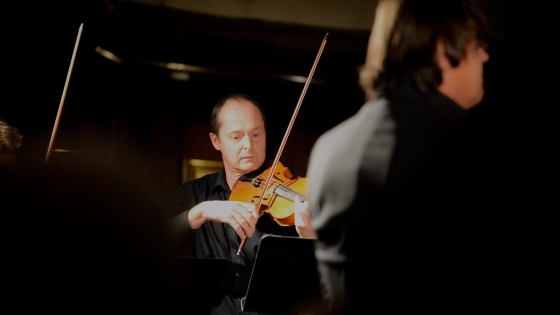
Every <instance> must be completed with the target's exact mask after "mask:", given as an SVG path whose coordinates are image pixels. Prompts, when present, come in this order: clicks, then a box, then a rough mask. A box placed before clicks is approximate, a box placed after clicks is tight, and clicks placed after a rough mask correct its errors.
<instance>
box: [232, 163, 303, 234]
mask: <svg viewBox="0 0 560 315" xmlns="http://www.w3.org/2000/svg"><path fill="white" fill-rule="evenodd" d="M271 170H272V167H269V168H268V169H267V170H265V171H264V172H262V173H261V174H258V175H257V176H251V175H250V174H248V175H243V176H241V178H240V179H239V182H238V183H237V185H236V186H235V187H234V189H233V190H232V192H231V194H230V197H229V200H235V201H243V202H249V203H252V204H254V205H255V206H257V205H258V204H259V198H260V196H261V195H262V196H263V197H262V202H261V203H260V207H259V209H258V213H259V214H260V215H262V214H264V213H267V214H268V215H270V216H271V218H272V219H273V220H274V221H275V222H276V223H278V224H279V225H281V226H291V225H294V224H295V219H294V200H295V198H296V197H299V198H300V200H302V201H307V179H306V178H305V177H300V176H294V174H292V172H291V171H290V170H289V169H288V168H287V167H285V166H284V165H282V163H280V162H278V164H277V165H276V168H275V169H274V172H272V174H271V173H270V172H271ZM268 176H271V182H270V185H268V187H267V188H266V191H263V189H264V187H265V182H266V179H267V178H268ZM263 193H264V194H263Z"/></svg>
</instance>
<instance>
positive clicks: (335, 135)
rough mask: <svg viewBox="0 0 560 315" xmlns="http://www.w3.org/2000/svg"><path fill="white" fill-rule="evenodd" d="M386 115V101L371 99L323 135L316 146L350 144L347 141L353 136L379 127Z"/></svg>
mask: <svg viewBox="0 0 560 315" xmlns="http://www.w3.org/2000/svg"><path fill="white" fill-rule="evenodd" d="M388 113H389V112H388V110H387V100H386V99H384V98H377V99H373V100H371V101H369V102H367V103H365V104H364V105H362V107H361V108H360V110H359V111H358V112H357V113H355V114H354V115H352V116H351V117H349V118H347V119H346V120H344V121H342V122H341V123H339V124H338V125H336V126H334V127H333V128H332V129H329V130H327V131H326V132H325V133H323V134H322V135H321V136H320V137H319V138H318V139H317V146H322V145H326V146H327V147H332V144H333V143H338V144H344V143H351V142H352V141H348V139H351V137H352V136H353V135H358V134H361V133H363V132H364V131H366V130H368V129H372V128H375V127H378V126H380V124H379V123H380V122H381V120H383V119H386V118H389V116H388Z"/></svg>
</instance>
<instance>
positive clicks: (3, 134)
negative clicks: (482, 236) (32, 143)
mask: <svg viewBox="0 0 560 315" xmlns="http://www.w3.org/2000/svg"><path fill="white" fill-rule="evenodd" d="M21 143H22V135H21V134H20V133H19V130H18V129H17V128H15V127H12V126H10V125H8V124H7V123H6V122H5V121H4V120H2V119H1V118H0V166H1V165H7V164H12V163H14V162H15V157H16V153H17V151H18V150H19V149H20V148H21Z"/></svg>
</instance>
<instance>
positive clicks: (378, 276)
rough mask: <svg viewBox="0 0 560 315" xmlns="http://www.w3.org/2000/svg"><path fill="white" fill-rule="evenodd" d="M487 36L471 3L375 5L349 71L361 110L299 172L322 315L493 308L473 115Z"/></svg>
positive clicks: (496, 296)
mask: <svg viewBox="0 0 560 315" xmlns="http://www.w3.org/2000/svg"><path fill="white" fill-rule="evenodd" d="M486 29H487V27H486V21H485V17H484V15H483V14H482V13H481V11H480V10H479V9H478V8H477V7H476V6H475V5H474V4H473V2H471V1H463V0H427V1H415V0H402V1H401V0H382V1H380V2H379V4H378V6H377V9H376V15H375V20H374V24H373V28H372V32H371V35H370V42H369V48H368V51H367V57H366V64H365V66H364V67H363V69H362V71H361V73H360V84H361V86H362V88H363V90H364V92H365V96H366V103H365V104H364V105H363V106H362V108H361V109H360V111H359V112H358V113H356V114H355V115H354V116H353V117H351V118H349V119H347V120H346V121H344V122H342V123H340V124H339V125H337V126H336V127H334V128H333V129H331V130H329V131H327V132H326V133H325V134H323V135H322V136H321V137H320V138H319V139H318V141H317V142H316V144H315V146H314V148H313V150H312V153H311V156H310V164H309V166H308V173H307V177H308V183H309V207H310V215H311V218H312V227H313V228H314V230H315V232H316V233H317V243H316V248H315V254H316V257H317V260H318V270H319V272H320V274H321V281H322V287H323V295H324V298H325V301H326V302H327V305H328V307H329V310H330V313H331V314H356V313H360V310H368V312H372V313H373V312H379V311H381V312H387V311H391V312H402V311H421V310H423V311H431V312H440V311H446V312H451V313H453V312H457V311H461V310H479V309H480V308H479V307H481V306H482V305H484V304H487V305H489V307H490V308H492V307H495V306H497V305H499V304H500V301H503V300H501V298H500V297H502V294H503V291H500V290H501V289H503V288H504V287H505V286H504V283H503V282H502V280H503V279H504V274H503V273H504V271H503V269H502V270H501V269H500V268H502V266H500V260H499V259H498V254H497V252H499V246H497V243H498V241H497V238H495V237H494V236H495V235H492V234H493V233H494V232H493V231H492V226H491V222H493V219H494V218H492V216H493V215H494V214H492V210H493V208H491V206H495V204H492V202H493V201H492V200H488V201H487V202H486V201H485V202H482V200H486V199H487V198H489V197H490V196H491V194H490V189H488V188H489V187H488V186H490V184H488V182H489V181H490V179H489V178H488V177H486V175H488V173H487V171H488V170H489V168H487V165H488V164H489V163H490V161H489V160H487V159H489V158H490V157H489V156H486V155H485V154H483V149H484V148H485V147H486V146H485V141H484V139H483V138H481V137H480V133H479V132H478V130H477V128H475V127H474V125H475V124H474V123H473V122H472V120H471V115H470V114H471V109H473V108H474V107H475V106H477V105H479V104H480V103H481V102H482V101H483V99H484V96H485V91H484V87H483V68H484V64H485V63H486V62H487V61H488V60H489V54H488V52H487V44H486V32H487V30H486ZM491 218H492V219H491ZM495 246H496V247H495ZM494 290H497V292H495V291H494Z"/></svg>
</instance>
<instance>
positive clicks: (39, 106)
mask: <svg viewBox="0 0 560 315" xmlns="http://www.w3.org/2000/svg"><path fill="white" fill-rule="evenodd" d="M481 3H482V4H484V6H483V7H484V8H485V10H486V11H487V14H488V16H489V22H490V26H491V34H494V35H493V37H492V38H491V39H490V48H489V52H490V61H489V62H488V63H487V65H486V68H485V77H486V78H485V84H486V89H487V91H488V95H489V97H488V98H487V100H485V101H484V102H483V104H481V105H480V106H478V107H477V108H475V110H474V112H475V114H476V115H479V117H480V118H481V121H482V122H483V123H484V126H485V128H487V129H486V130H487V132H488V136H489V138H492V139H496V140H495V143H496V145H497V148H498V150H499V151H500V152H501V154H502V157H503V160H502V161H503V164H504V166H506V167H508V168H509V167H511V169H512V171H514V170H517V171H519V170H520V169H521V168H522V167H523V166H525V167H526V166H527V163H529V162H531V163H532V161H533V160H532V158H534V157H535V156H537V157H539V158H540V156H541V153H540V152H542V149H543V146H542V142H541V141H542V140H544V138H545V137H543V135H546V133H545V134H543V133H541V132H540V131H541V128H542V127H548V126H552V125H548V124H545V123H544V121H545V120H546V119H545V118H547V117H550V116H551V115H550V114H549V113H550V112H551V110H552V108H551V107H550V106H549V105H547V104H549V103H550V101H548V98H547V93H544V92H545V91H547V90H546V89H547V88H548V87H547V84H546V83H547V82H550V79H547V78H548V77H550V76H551V75H550V74H548V73H547V72H548V69H549V66H548V62H549V60H550V59H549V58H548V56H549V55H550V48H547V50H546V51H547V53H545V52H544V51H543V47H545V48H546V47H549V46H550V45H552V44H549V43H550V42H551V41H550V38H549V37H547V35H545V34H546V33H545V30H546V26H547V22H549V20H546V19H545V17H544V16H545V12H546V9H545V8H543V7H536V6H534V5H533V4H529V3H527V1H524V2H521V1H493V2H492V1H482V0H481ZM3 12H4V19H3V22H2V50H3V55H4V57H3V58H4V69H6V70H7V71H6V72H4V73H3V74H4V80H3V84H2V86H3V94H4V99H3V101H2V103H1V105H0V117H2V118H3V119H4V120H6V121H7V122H8V123H9V124H10V125H13V126H15V127H17V128H19V129H20V131H21V133H22V134H23V136H24V147H23V150H22V156H21V160H23V161H24V162H26V163H31V164H42V163H44V161H45V159H46V156H47V149H48V146H49V142H50V141H51V140H53V139H54V142H53V149H55V150H56V151H55V152H54V153H52V158H51V159H52V160H51V161H52V162H51V163H74V164H75V163H79V162H80V161H81V160H82V159H83V158H84V157H88V158H91V157H93V158H94V159H98V160H99V161H106V162H107V163H117V162H116V161H119V162H118V163H123V165H126V166H127V167H130V168H131V169H136V170H137V171H138V172H141V173H143V174H145V175H146V176H147V178H149V180H150V181H151V182H152V183H153V187H154V189H155V190H156V191H157V192H161V193H162V194H165V193H167V192H169V191H171V190H172V189H173V188H174V187H175V186H177V185H178V184H179V183H180V182H181V180H182V178H181V171H182V161H183V159H189V158H199V159H210V160H220V155H219V153H218V152H216V151H215V150H214V149H213V148H212V146H211V144H210V141H209V138H208V132H209V126H208V121H209V115H210V111H211V108H212V106H213V105H214V104H215V103H216V101H217V100H218V99H219V98H221V97H222V96H225V95H227V94H230V93H246V94H249V95H251V96H253V97H254V98H255V99H256V100H257V101H259V103H260V104H261V105H262V106H263V108H264V110H265V112H266V114H267V120H268V122H267V125H268V132H269V139H268V154H269V157H270V158H274V157H275V155H276V152H277V150H278V148H279V145H280V143H281V140H282V138H283V137H284V134H285V130H286V128H287V126H288V124H289V121H290V119H291V117H292V115H293V113H294V110H295V108H296V105H297V103H298V100H299V98H300V96H301V93H302V90H303V86H304V84H303V83H296V82H292V81H289V80H286V79H285V76H286V75H297V76H301V77H303V78H306V77H307V76H308V75H309V73H310V70H311V67H312V65H313V62H314V60H315V57H316V56H317V52H318V50H319V47H320V45H321V42H322V40H323V38H324V36H325V34H326V33H329V39H328V42H327V44H326V46H325V49H324V51H323V54H322V56H321V59H320V61H319V63H318V66H317V69H316V71H315V74H314V76H313V79H314V80H313V81H312V83H311V84H310V86H309V88H308V90H307V93H306V95H305V98H304V100H303V103H302V106H301V109H300V111H299V113H298V114H297V118H296V120H295V123H294V126H293V129H292V131H291V133H290V135H289V138H288V140H287V143H286V147H285V148H284V151H283V153H282V157H281V159H280V161H281V162H282V163H283V164H284V165H285V166H288V167H289V168H290V169H291V170H292V172H293V173H294V174H296V175H302V176H304V175H305V172H306V169H307V159H308V156H309V152H310V151H311V148H312V146H313V144H314V142H315V140H316V139H317V137H318V136H319V135H320V134H322V133H323V132H325V131H326V130H328V129H329V128H332V127H333V126H335V125H336V124H337V123H339V122H341V121H342V120H344V119H346V118H348V117H350V116H351V115H352V114H354V113H356V112H357V111H358V109H359V108H360V106H361V105H362V104H363V94H362V92H361V90H360V89H359V88H358V85H357V70H358V68H359V66H360V65H361V64H362V63H363V61H364V60H365V52H366V48H367V41H368V38H369V31H367V30H347V29H344V30H343V29H328V28H323V27H311V26H303V25H290V24H283V23H278V22H270V21H265V20H258V19H232V18H221V17H217V16H210V15H204V14H197V13H192V12H187V11H183V10H176V9H171V8H169V7H165V6H163V5H162V6H151V5H145V4H141V3H135V2H123V1H116V0H115V1H102V0H97V1H96V0H88V1H56V2H47V1H31V2H30V1H27V2H17V3H15V4H14V3H10V4H8V5H7V6H5V7H4V9H3ZM372 16H373V12H372ZM82 23H83V25H84V28H83V32H82V35H81V40H80V43H79V46H78V51H77V55H76V59H75V63H74V66H73V70H72V72H71V77H70V81H69V85H68V88H67V92H66V96H65V98H64V102H63V104H64V106H63V107H62V108H61V107H60V103H61V98H62V97H61V95H62V94H63V90H64V86H65V82H66V78H67V75H68V73H69V66H70V62H71V58H72V52H73V49H74V46H75V44H76V39H77V35H78V30H79V28H80V25H81V24H82ZM97 47H101V48H103V49H105V50H108V51H110V52H112V53H113V54H115V55H116V56H118V57H119V58H120V60H121V62H120V63H117V62H114V61H111V60H109V59H107V58H105V57H103V56H102V55H100V54H99V53H98V52H96V48H97ZM166 62H175V63H183V64H188V65H193V66H198V67H200V71H195V72H190V73H189V75H190V79H189V80H188V81H179V80H174V79H171V77H170V74H171V71H170V70H169V69H166V68H164V67H161V66H158V63H166ZM59 109H62V110H61V116H60V121H59V124H58V128H57V133H56V137H53V135H52V132H53V129H54V127H55V119H56V117H57V111H58V110H59ZM537 130H538V131H539V133H537ZM547 130H548V129H547ZM542 132H544V130H543V131H542ZM333 145H336V144H333ZM60 150H66V151H60ZM528 159H530V160H528ZM536 164H540V163H536ZM524 173H525V174H527V173H528V172H527V171H524ZM521 178H522V179H523V180H524V181H525V182H520V185H533V184H535V183H534V182H533V183H531V182H529V181H531V180H533V179H531V178H529V177H527V178H525V177H519V179H520V180H521Z"/></svg>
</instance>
